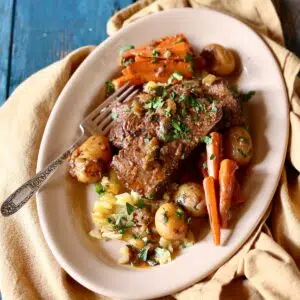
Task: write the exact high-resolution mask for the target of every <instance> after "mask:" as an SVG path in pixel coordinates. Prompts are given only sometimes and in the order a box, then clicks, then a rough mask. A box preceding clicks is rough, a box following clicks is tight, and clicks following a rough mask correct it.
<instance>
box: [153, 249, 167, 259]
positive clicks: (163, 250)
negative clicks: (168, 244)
mask: <svg viewBox="0 0 300 300" xmlns="http://www.w3.org/2000/svg"><path fill="white" fill-rule="evenodd" d="M165 251H166V250H165V249H163V248H160V247H156V248H155V253H156V254H157V256H158V257H160V256H163V255H164V254H165Z"/></svg>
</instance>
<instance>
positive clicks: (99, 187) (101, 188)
mask: <svg viewBox="0 0 300 300" xmlns="http://www.w3.org/2000/svg"><path fill="white" fill-rule="evenodd" d="M95 189H96V193H97V194H99V195H102V194H104V193H105V189H104V186H103V185H102V184H101V183H96V184H95Z"/></svg>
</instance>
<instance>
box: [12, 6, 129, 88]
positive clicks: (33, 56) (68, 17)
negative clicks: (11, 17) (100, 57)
mask: <svg viewBox="0 0 300 300" xmlns="http://www.w3.org/2000/svg"><path fill="white" fill-rule="evenodd" d="M132 2H133V1H132V0H119V1H112V0H100V1H99V0H86V1H83V0H44V1H37V0H36V1H34V0H22V1H17V2H16V14H15V22H14V24H15V26H14V31H13V36H14V41H13V47H12V62H11V76H10V82H9V93H11V92H12V91H13V90H14V89H15V88H16V86H17V85H18V84H19V83H20V82H21V81H23V80H24V79H25V78H27V77H28V76H29V75H31V74H32V73H34V72H36V71H37V70H38V69H41V68H43V67H44V66H46V65H48V64H50V63H52V62H53V61H56V60H58V59H60V58H62V57H63V56H65V55H66V54H67V53H68V52H70V51H71V50H73V49H75V48H78V47H80V46H83V45H88V44H94V45H95V44H98V43H100V42H101V41H103V40H104V39H105V38H106V22H107V20H108V18H109V17H110V16H111V15H112V14H113V13H114V12H115V11H116V10H117V9H120V8H121V7H124V6H127V5H129V4H131V3H132Z"/></svg>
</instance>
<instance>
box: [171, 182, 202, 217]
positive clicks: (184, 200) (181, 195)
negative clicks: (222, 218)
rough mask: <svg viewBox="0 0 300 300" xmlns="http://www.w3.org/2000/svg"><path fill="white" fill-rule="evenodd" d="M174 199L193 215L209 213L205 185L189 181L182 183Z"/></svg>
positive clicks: (199, 215)
mask: <svg viewBox="0 0 300 300" xmlns="http://www.w3.org/2000/svg"><path fill="white" fill-rule="evenodd" d="M174 200H175V202H176V203H178V204H180V205H181V206H182V207H184V209H185V211H186V212H187V213H188V214H189V215H191V216H193V217H201V216H205V215H207V209H206V204H205V197H204V191H203V187H202V185H200V184H198V183H194V182H188V183H185V184H182V185H180V186H179V188H178V190H177V191H176V193H175V196H174Z"/></svg>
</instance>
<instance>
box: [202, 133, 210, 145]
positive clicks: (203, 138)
mask: <svg viewBox="0 0 300 300" xmlns="http://www.w3.org/2000/svg"><path fill="white" fill-rule="evenodd" d="M200 141H201V143H205V144H206V145H210V144H211V137H210V136H208V135H206V136H202V137H201V139H200Z"/></svg>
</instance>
